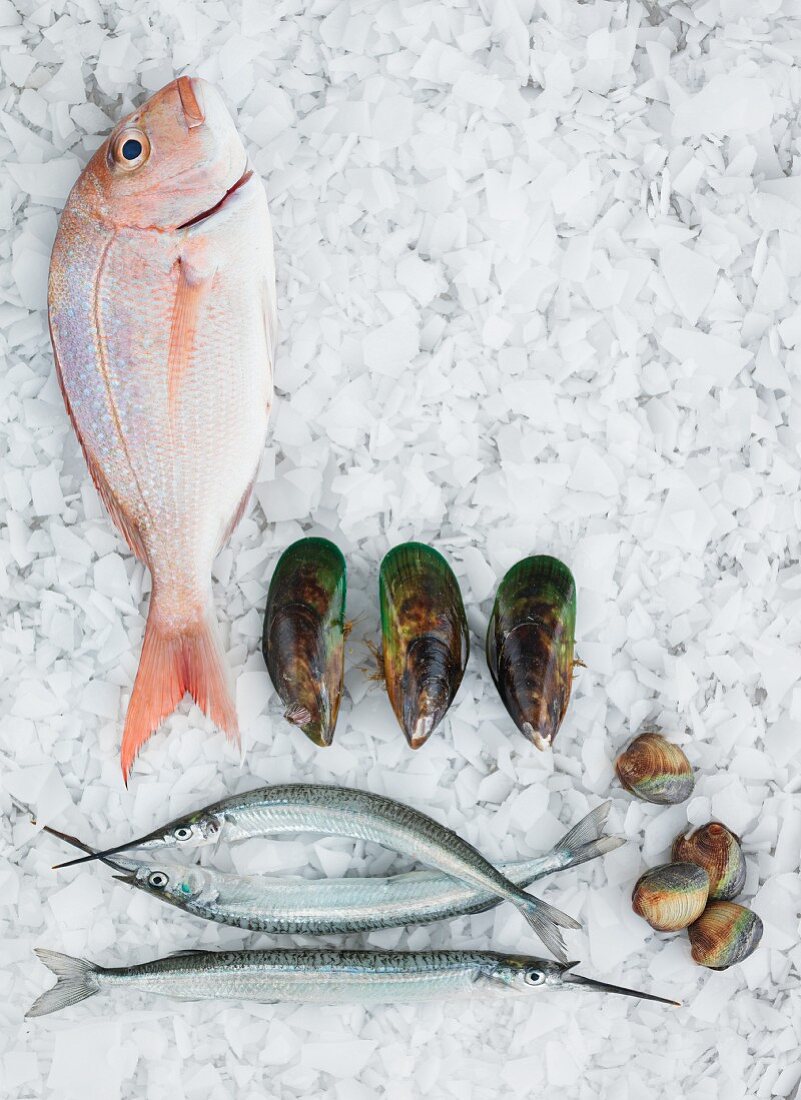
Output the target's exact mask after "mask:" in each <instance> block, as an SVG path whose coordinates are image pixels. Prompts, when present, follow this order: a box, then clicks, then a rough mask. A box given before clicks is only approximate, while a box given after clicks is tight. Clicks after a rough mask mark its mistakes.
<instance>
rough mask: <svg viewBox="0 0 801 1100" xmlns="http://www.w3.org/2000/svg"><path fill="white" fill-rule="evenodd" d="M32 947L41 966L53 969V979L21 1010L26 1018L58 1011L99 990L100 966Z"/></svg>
mask: <svg viewBox="0 0 801 1100" xmlns="http://www.w3.org/2000/svg"><path fill="white" fill-rule="evenodd" d="M34 950H35V952H36V954H37V955H38V956H39V958H40V959H41V961H42V962H43V963H44V964H45V966H46V967H48V969H50V970H52V971H53V973H54V974H55V976H56V978H57V981H56V984H55V985H54V986H53V988H52V989H46V990H45V992H44V993H42V995H41V996H40V997H37V998H36V1000H35V1001H34V1002H33V1004H32V1005H31V1007H30V1008H29V1009H28V1011H27V1012H26V1013H25V1016H26V1019H30V1018H31V1017H33V1016H46V1015H47V1014H48V1013H49V1012H58V1011H59V1009H62V1008H68V1007H69V1006H70V1005H76V1004H77V1003H78V1002H79V1001H85V1000H86V998H87V997H93V996H94V995H95V993H97V992H98V991H99V989H100V983H99V982H98V975H99V974H100V973H102V970H103V968H102V967H100V966H95V964H94V963H91V962H89V961H88V959H74V958H72V956H71V955H62V954H61V953H60V952H59V951H48V950H46V949H45V948H44V947H37V948H34Z"/></svg>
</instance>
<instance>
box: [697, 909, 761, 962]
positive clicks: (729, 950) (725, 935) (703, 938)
mask: <svg viewBox="0 0 801 1100" xmlns="http://www.w3.org/2000/svg"><path fill="white" fill-rule="evenodd" d="M687 934H688V935H689V937H690V944H691V945H692V956H693V958H694V959H695V961H696V962H697V963H698V965H699V966H708V967H709V969H710V970H726V969H727V968H728V967H730V966H734V964H735V963H739V962H742V961H743V959H747V958H748V956H749V955H750V954H752V952H754V951H755V950H756V949H757V947H758V946H759V941H760V940H761V939H762V921H761V920H760V919H759V917H758V916H757V915H756V913H754V912H752V911H751V910H750V909H746V907H745V906H744V905H738V904H737V902H736V901H712V902H710V903H709V905H707V907H706V909H705V910H704V912H703V913H702V914H701V916H700V917H699V918H698V920H697V921H695V923H694V924H691V925H690V927H689V928H688V929H687Z"/></svg>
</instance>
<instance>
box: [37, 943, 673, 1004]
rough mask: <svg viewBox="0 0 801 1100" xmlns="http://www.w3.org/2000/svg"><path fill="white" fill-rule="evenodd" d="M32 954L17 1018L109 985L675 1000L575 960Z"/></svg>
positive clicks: (299, 994)
mask: <svg viewBox="0 0 801 1100" xmlns="http://www.w3.org/2000/svg"><path fill="white" fill-rule="evenodd" d="M36 954H37V955H38V957H39V958H40V959H41V961H42V962H43V963H44V964H45V966H47V967H49V969H50V970H51V971H52V972H53V973H54V974H55V975H56V978H57V979H58V980H57V982H56V984H55V986H53V988H52V989H48V990H47V991H46V992H45V993H42V995H41V996H40V997H39V998H37V1000H36V1001H34V1003H33V1004H32V1005H31V1007H30V1008H29V1009H28V1011H27V1012H26V1013H25V1015H26V1017H28V1018H31V1017H34V1016H46V1015H47V1014H48V1013H49V1012H58V1011H59V1009H62V1008H66V1007H68V1006H69V1005H74V1004H77V1003H78V1002H79V1001H83V1000H86V998H87V997H92V996H94V994H95V993H101V992H107V991H111V990H113V989H114V988H116V987H117V986H129V987H132V988H134V989H139V990H143V991H145V992H147V993H156V994H159V995H161V996H165V997H172V998H175V999H178V1000H182V1001H206V1000H221V999H226V1000H237V1001H256V1002H258V1003H260V1004H273V1003H277V1002H291V1003H293V1004H341V1003H345V1004H363V1005H371V1004H381V1003H402V1002H408V1001H412V1002H414V1001H430V1000H435V999H439V998H447V997H451V998H460V999H464V998H466V997H470V998H473V997H477V996H485V995H486V996H490V995H496V996H497V995H503V996H507V997H511V996H522V995H524V994H528V993H532V992H534V991H535V990H541V991H549V990H551V991H556V990H563V989H575V990H584V991H585V992H590V993H592V992H597V993H617V994H621V995H622V996H624V997H637V998H639V999H640V1000H644V1001H658V1002H660V1003H661V1004H669V1005H678V1003H679V1002H677V1001H672V1000H669V999H668V998H666V997H657V996H655V995H654V994H653V993H641V992H638V991H637V990H634V989H626V988H625V987H623V986H618V985H609V984H608V983H607V982H600V981H596V980H595V979H594V978H585V977H583V976H582V975H581V974H576V973H574V972H573V967H575V966H577V965H578V963H575V962H569V963H556V962H552V961H551V960H550V959H538V958H535V957H533V956H530V955H505V954H500V953H498V952H496V951H330V950H317V949H305V948H285V949H275V950H270V951H189V952H186V951H184V952H178V953H176V954H175V955H170V956H168V957H167V958H164V959H156V960H154V961H153V962H147V963H140V964H139V965H137V966H112V967H105V966H98V965H97V963H93V962H89V961H88V960H87V959H75V958H72V957H71V956H69V955H62V954H60V953H59V952H57V951H48V950H45V949H43V948H37V949H36Z"/></svg>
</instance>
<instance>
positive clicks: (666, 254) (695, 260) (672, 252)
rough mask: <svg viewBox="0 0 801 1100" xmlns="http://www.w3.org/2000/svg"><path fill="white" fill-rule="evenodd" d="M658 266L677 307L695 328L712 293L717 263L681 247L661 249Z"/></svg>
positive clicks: (692, 250) (678, 245)
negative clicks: (659, 265) (659, 264)
mask: <svg viewBox="0 0 801 1100" xmlns="http://www.w3.org/2000/svg"><path fill="white" fill-rule="evenodd" d="M660 263H661V267H662V273H663V275H664V276H665V280H666V281H667V284H668V287H669V288H670V293H671V294H672V295H673V297H674V298H675V300H676V304H677V305H678V307H679V309H680V310H681V312H682V313H683V314H684V316H685V317H686V319H687V320H688V321H689V323H690V324H691V325H694V324H695V323H696V321H697V320H698V318H699V317H700V316H701V314H702V313H703V312H704V310H705V309H706V307H707V305H708V304H709V302H710V299H711V298H712V295H713V293H714V291H715V283H716V282H717V264H716V263H714V262H713V261H712V260H710V259H708V258H707V257H706V256H702V255H701V254H700V253H699V252H697V251H695V250H694V249H691V248H687V247H685V246H684V245H681V244H677V245H673V246H671V247H670V248H665V249H663V250H662V253H661V256H660Z"/></svg>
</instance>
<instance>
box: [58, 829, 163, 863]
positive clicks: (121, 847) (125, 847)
mask: <svg viewBox="0 0 801 1100" xmlns="http://www.w3.org/2000/svg"><path fill="white" fill-rule="evenodd" d="M60 835H61V837H62V840H68V839H69V838H68V837H66V836H64V835H63V834H60ZM148 839H149V838H148V837H146V836H140V837H139V838H138V840H131V841H128V843H127V844H118V845H117V847H116V848H106V850H105V852H93V851H92V850H91V848H87V846H86V845H85V844H81V843H80V842H79V843H78V844H77V847H78V848H82V849H83V850H84V851H85V852H86V851H88V852H90V854H89V855H88V856H78V858H77V859H68V860H65V862H64V863H54V864H53V870H54V871H58V870H60V869H61V868H62V867H75V866H76V864H78V863H90V862H91V861H92V860H93V859H102V861H103V862H104V863H109V862H110V861H109V858H108V857H109V856H115V855H117V853H118V852H129V851H130V850H131V849H132V848H139V847H141V845H142V844H144V842H145V841H146V840H148Z"/></svg>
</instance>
